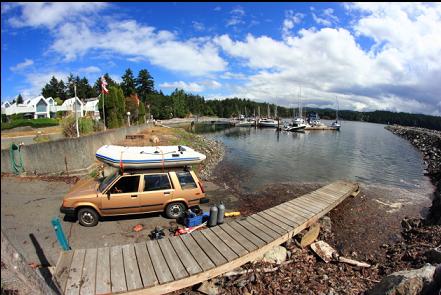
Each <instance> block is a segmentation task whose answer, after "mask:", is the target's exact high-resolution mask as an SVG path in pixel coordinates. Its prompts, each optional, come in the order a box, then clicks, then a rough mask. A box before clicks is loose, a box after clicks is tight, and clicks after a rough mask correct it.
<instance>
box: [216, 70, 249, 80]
mask: <svg viewBox="0 0 441 295" xmlns="http://www.w3.org/2000/svg"><path fill="white" fill-rule="evenodd" d="M220 77H221V78H222V79H237V80H244V79H247V76H246V75H244V74H242V73H232V72H229V71H226V72H225V73H223V74H222V75H221V76H220Z"/></svg>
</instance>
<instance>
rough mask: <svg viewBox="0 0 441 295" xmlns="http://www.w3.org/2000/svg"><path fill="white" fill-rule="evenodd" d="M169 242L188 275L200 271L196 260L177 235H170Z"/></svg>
mask: <svg viewBox="0 0 441 295" xmlns="http://www.w3.org/2000/svg"><path fill="white" fill-rule="evenodd" d="M170 242H171V244H172V246H173V249H174V250H175V252H176V254H177V255H178V256H179V258H180V259H181V261H182V264H183V265H184V267H185V269H186V270H187V272H188V273H189V274H190V275H194V274H197V273H200V272H201V271H202V268H201V267H200V266H199V264H198V262H197V261H196V260H195V259H194V257H193V256H192V255H191V253H190V251H189V250H188V249H187V247H185V245H184V242H182V240H181V239H180V238H179V237H171V238H170Z"/></svg>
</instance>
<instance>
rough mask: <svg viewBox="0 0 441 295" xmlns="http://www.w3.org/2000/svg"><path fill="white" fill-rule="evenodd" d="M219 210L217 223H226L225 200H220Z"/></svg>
mask: <svg viewBox="0 0 441 295" xmlns="http://www.w3.org/2000/svg"><path fill="white" fill-rule="evenodd" d="M217 208H218V210H219V211H218V212H217V224H222V223H224V216H225V205H224V203H223V202H220V204H219V206H217Z"/></svg>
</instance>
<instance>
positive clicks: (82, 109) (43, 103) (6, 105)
mask: <svg viewBox="0 0 441 295" xmlns="http://www.w3.org/2000/svg"><path fill="white" fill-rule="evenodd" d="M59 111H61V112H66V113H73V112H75V111H76V112H77V115H78V117H83V116H85V115H91V116H92V118H94V119H96V120H98V119H99V118H100V113H99V110H98V98H91V99H87V100H86V103H84V102H82V101H81V100H80V99H79V98H78V97H72V98H69V99H66V100H65V101H64V102H63V104H62V105H61V106H58V105H57V103H56V102H55V100H54V99H53V98H52V97H48V98H44V97H43V96H41V95H40V96H37V97H35V98H33V99H27V100H25V101H24V102H23V103H22V104H17V103H11V102H9V101H6V102H3V103H2V105H1V112H2V114H5V115H7V116H10V115H14V114H24V117H25V118H33V119H37V118H51V117H54V116H55V114H56V112H59Z"/></svg>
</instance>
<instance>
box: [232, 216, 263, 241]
mask: <svg viewBox="0 0 441 295" xmlns="http://www.w3.org/2000/svg"><path fill="white" fill-rule="evenodd" d="M228 225H230V226H231V227H232V228H234V229H235V230H236V231H237V232H239V233H240V234H241V235H242V236H244V237H245V238H246V239H247V240H248V241H250V242H251V243H253V244H254V245H256V246H257V247H262V246H264V245H266V244H267V242H266V241H264V240H262V239H261V238H260V237H258V236H257V235H256V234H255V233H253V232H252V231H250V230H248V229H246V228H245V227H243V226H242V225H240V224H239V223H238V222H237V221H233V222H230V223H228Z"/></svg>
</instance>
